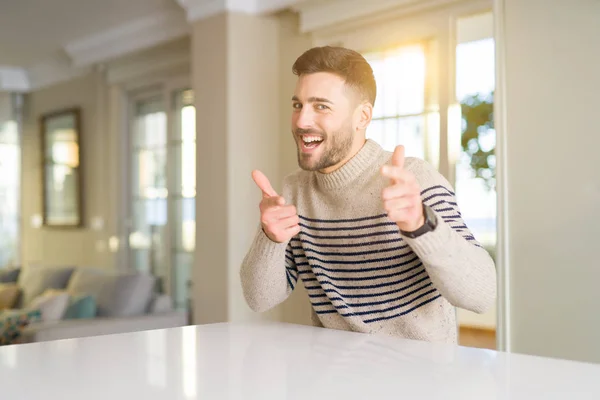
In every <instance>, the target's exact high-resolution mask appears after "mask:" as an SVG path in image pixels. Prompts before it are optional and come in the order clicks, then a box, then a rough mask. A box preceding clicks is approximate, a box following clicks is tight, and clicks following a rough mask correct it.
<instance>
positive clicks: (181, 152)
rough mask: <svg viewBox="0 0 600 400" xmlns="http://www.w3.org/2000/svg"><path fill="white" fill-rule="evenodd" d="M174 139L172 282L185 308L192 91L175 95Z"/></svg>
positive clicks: (192, 241)
mask: <svg viewBox="0 0 600 400" xmlns="http://www.w3.org/2000/svg"><path fill="white" fill-rule="evenodd" d="M174 107H175V118H174V123H175V130H174V133H175V136H174V137H173V139H172V140H171V142H170V146H169V147H170V154H171V155H172V159H173V165H175V166H176V168H175V171H174V172H175V174H174V176H175V179H174V180H173V182H172V185H170V191H169V192H170V193H171V196H170V197H171V198H172V199H173V202H172V205H171V206H172V207H171V209H172V216H173V217H172V220H173V224H172V226H173V233H174V235H173V237H174V238H175V244H174V246H173V248H172V253H171V257H172V259H173V260H172V265H173V266H174V271H173V282H172V290H173V293H174V295H175V297H174V301H175V304H176V305H177V306H178V307H180V308H184V307H185V305H186V302H187V293H188V290H189V286H190V282H191V271H192V268H193V265H194V250H195V248H196V109H195V107H194V95H193V92H192V91H191V90H180V91H177V92H176V93H175V101H174Z"/></svg>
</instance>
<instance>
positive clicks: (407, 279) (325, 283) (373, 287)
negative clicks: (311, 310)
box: [307, 269, 425, 297]
mask: <svg viewBox="0 0 600 400" xmlns="http://www.w3.org/2000/svg"><path fill="white" fill-rule="evenodd" d="M423 273H425V269H423V270H421V271H420V272H417V273H416V274H414V275H411V276H409V277H406V278H403V279H398V280H396V281H393V282H384V283H377V284H374V285H366V286H343V285H336V284H335V283H331V282H329V281H322V282H321V285H330V286H333V287H334V288H336V289H343V290H364V289H378V288H382V287H386V286H394V285H398V284H400V283H403V282H407V281H409V280H411V279H413V278H415V277H417V276H419V275H421V274H423ZM307 289H308V288H307ZM345 297H346V296H345Z"/></svg>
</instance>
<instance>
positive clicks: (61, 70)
mask: <svg viewBox="0 0 600 400" xmlns="http://www.w3.org/2000/svg"><path fill="white" fill-rule="evenodd" d="M90 71H91V67H75V66H73V65H72V63H71V61H70V60H69V59H68V58H67V57H66V56H64V55H62V56H56V57H51V58H49V59H47V60H46V61H44V62H42V63H39V64H36V65H34V66H32V67H30V68H28V69H27V74H28V76H29V90H30V91H33V90H38V89H43V88H45V87H48V86H52V85H55V84H57V83H60V82H64V81H68V80H70V79H74V78H77V77H79V76H82V75H85V74H87V73H89V72H90Z"/></svg>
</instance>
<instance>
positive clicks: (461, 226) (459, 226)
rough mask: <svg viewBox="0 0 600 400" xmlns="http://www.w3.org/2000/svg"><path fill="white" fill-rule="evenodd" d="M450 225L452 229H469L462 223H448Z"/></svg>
mask: <svg viewBox="0 0 600 400" xmlns="http://www.w3.org/2000/svg"><path fill="white" fill-rule="evenodd" d="M446 222H448V221H446ZM450 227H451V228H452V229H469V227H468V226H467V225H465V224H462V225H450Z"/></svg>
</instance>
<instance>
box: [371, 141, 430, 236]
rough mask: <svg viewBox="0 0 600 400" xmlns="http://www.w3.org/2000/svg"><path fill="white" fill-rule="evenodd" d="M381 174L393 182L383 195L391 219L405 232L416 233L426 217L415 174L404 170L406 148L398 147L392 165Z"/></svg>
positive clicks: (386, 166) (385, 167)
mask: <svg viewBox="0 0 600 400" xmlns="http://www.w3.org/2000/svg"><path fill="white" fill-rule="evenodd" d="M381 173H382V175H383V176H385V177H386V178H389V179H390V180H391V183H390V186H388V187H386V188H385V189H383V191H382V193H381V198H382V200H383V207H384V208H385V210H386V211H387V213H388V216H389V218H390V219H391V220H392V221H394V222H395V223H396V224H397V225H398V227H399V228H400V230H402V231H404V232H413V231H416V230H417V229H419V228H420V227H421V226H423V224H424V223H425V216H424V215H423V202H422V200H421V188H420V187H419V184H418V183H417V179H416V178H415V176H414V174H413V173H411V172H410V171H408V170H406V169H405V168H404V146H397V147H396V149H395V150H394V154H393V155H392V165H384V166H383V167H382V169H381Z"/></svg>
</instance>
